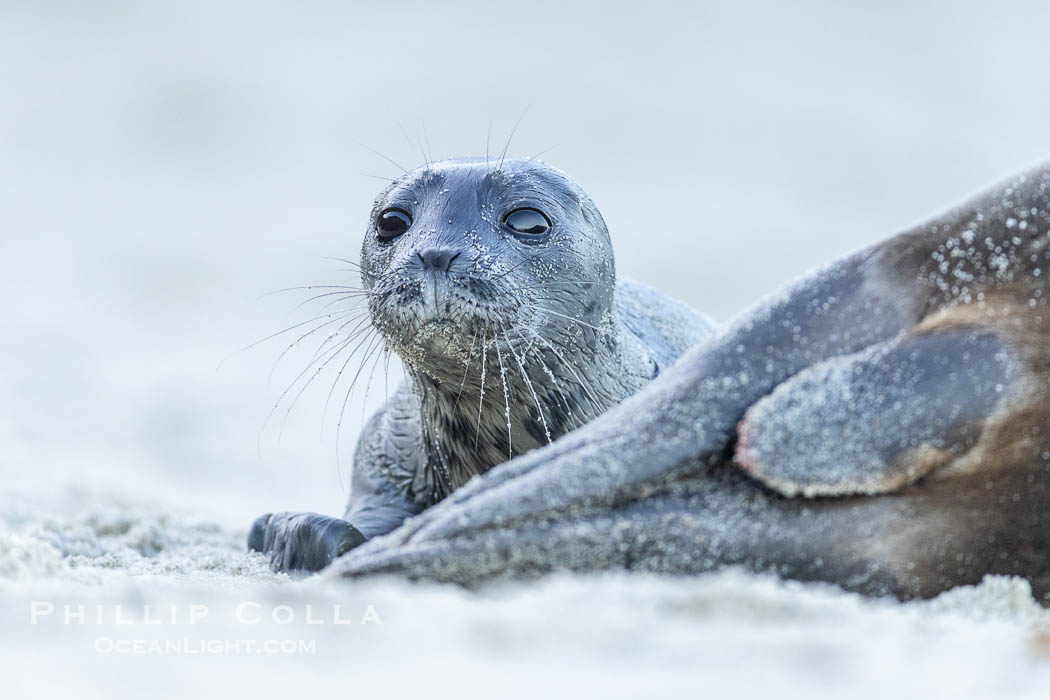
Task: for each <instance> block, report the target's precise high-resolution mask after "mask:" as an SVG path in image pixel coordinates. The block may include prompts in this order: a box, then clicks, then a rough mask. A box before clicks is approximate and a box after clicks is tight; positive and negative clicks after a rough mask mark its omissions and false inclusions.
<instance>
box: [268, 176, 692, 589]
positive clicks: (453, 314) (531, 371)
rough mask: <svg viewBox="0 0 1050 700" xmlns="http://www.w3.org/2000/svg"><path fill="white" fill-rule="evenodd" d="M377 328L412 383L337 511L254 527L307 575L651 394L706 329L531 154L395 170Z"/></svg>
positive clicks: (378, 238) (368, 248)
mask: <svg viewBox="0 0 1050 700" xmlns="http://www.w3.org/2000/svg"><path fill="white" fill-rule="evenodd" d="M361 276H362V281H363V283H364V289H365V292H366V295H367V300H368V310H369V315H370V318H371V322H372V325H373V326H374V327H375V328H376V329H377V330H378V331H379V333H380V334H381V336H382V339H383V342H384V343H385V344H386V346H387V347H388V348H390V349H392V350H393V351H394V352H396V353H397V355H398V356H399V357H400V358H401V360H402V362H403V364H404V366H405V369H406V374H407V379H406V380H405V382H404V383H403V384H402V385H401V386H400V387H399V388H398V389H397V391H396V392H394V394H393V395H392V396H391V398H390V399H389V401H388V402H387V403H386V405H385V406H383V408H382V409H381V410H380V411H379V412H378V413H376V414H375V415H374V416H373V417H372V418H371V420H369V421H368V423H367V425H366V426H365V428H364V430H363V432H362V435H361V438H360V441H359V443H358V447H357V450H356V453H355V455H354V464H353V476H352V482H351V494H350V501H349V504H348V505H347V509H346V513H345V515H344V517H343V518H330V517H326V516H322V515H318V514H315V513H277V514H269V513H268V514H265V515H263V516H260V518H258V519H257V520H256V522H255V524H254V525H253V527H252V529H251V532H250V533H249V538H248V544H249V547H251V548H252V549H255V550H258V551H262V552H265V553H267V554H268V555H269V556H270V559H271V564H272V566H273V568H275V569H277V570H295V569H305V570H316V569H319V568H322V567H324V566H325V565H327V564H328V563H329V562H330V561H331V560H332V559H333V558H334V557H336V556H338V555H340V554H342V553H344V552H346V551H348V550H349V549H352V548H353V547H355V546H358V545H360V544H361V543H362V542H364V541H366V540H367V539H370V538H373V537H376V536H378V535H382V534H384V533H387V532H390V531H391V530H393V529H395V528H396V527H398V526H399V525H400V524H401V523H402V522H403V521H404V520H405V518H407V517H409V516H411V515H414V514H417V513H419V512H421V511H423V510H425V509H426V508H428V507H430V506H432V505H434V504H435V503H437V502H439V501H440V500H442V499H443V498H445V497H446V496H448V494H450V493H452V492H453V491H454V490H455V489H457V488H459V487H460V486H462V485H463V484H464V483H466V482H467V481H468V480H470V479H471V478H472V477H475V476H477V475H479V474H483V473H484V472H486V471H487V470H488V469H490V468H491V467H492V466H494V465H496V464H500V463H502V462H505V461H507V460H508V459H511V458H513V457H515V456H518V455H523V454H525V453H527V452H529V451H531V450H533V449H535V448H537V447H540V446H542V445H546V444H549V443H552V442H554V441H555V440H557V439H558V438H560V437H561V436H563V435H565V434H567V433H568V432H570V431H571V430H573V429H575V428H578V427H580V426H583V425H585V424H587V423H588V422H590V421H591V420H593V419H594V418H595V417H597V416H598V415H600V414H601V413H603V412H605V411H606V410H608V409H609V408H610V407H612V406H615V405H616V404H618V403H619V402H621V401H622V400H624V399H625V398H627V397H628V396H630V395H631V394H633V393H635V392H636V391H638V390H639V389H640V388H642V387H643V386H645V385H646V384H647V383H648V382H649V381H651V380H652V379H653V378H654V377H656V376H657V375H659V374H660V373H661V372H662V371H663V370H664V369H665V368H667V367H669V366H670V365H671V364H673V362H674V361H675V360H676V359H677V358H678V356H679V355H680V354H681V353H683V352H684V351H685V350H687V349H688V348H690V347H693V346H695V345H696V344H697V343H699V342H701V341H702V340H704V339H705V338H708V337H710V335H711V333H712V325H711V323H710V322H709V321H707V320H706V319H705V318H703V317H702V316H700V315H699V314H697V313H696V312H694V311H692V310H691V309H689V308H688V307H686V306H684V305H682V304H680V303H678V302H676V301H674V300H672V299H669V298H668V297H666V296H664V295H663V294H660V293H659V292H657V291H655V290H653V289H650V288H648V287H646V286H644V285H641V284H638V283H635V282H631V281H628V280H619V281H617V278H616V269H615V264H614V257H613V251H612V244H611V242H610V240H609V232H608V230H607V229H606V225H605V222H604V221H603V220H602V217H601V214H600V213H599V212H598V209H597V207H595V205H594V203H593V202H592V201H591V200H590V198H589V197H588V196H587V195H586V193H584V192H583V190H582V189H581V188H580V187H579V186H578V185H576V183H574V182H573V181H572V180H571V179H569V178H568V177H567V176H566V175H564V174H563V173H561V172H560V171H558V170H556V169H554V168H552V167H550V166H549V165H546V164H544V163H541V162H538V161H535V160H519V159H506V160H501V161H500V162H499V163H497V162H495V161H492V162H489V161H488V159H487V158H466V159H456V160H448V161H442V162H437V163H429V164H427V165H426V166H424V167H421V168H418V169H416V170H414V171H412V172H409V173H406V174H405V175H404V176H403V177H400V178H398V179H397V180H396V181H395V182H393V183H392V184H391V185H390V186H389V187H388V188H386V189H385V190H384V191H383V192H382V193H381V194H380V195H379V196H378V197H377V199H376V201H375V206H374V207H373V209H372V214H371V217H370V224H369V229H368V232H367V234H366V235H365V238H364V242H363V244H362V248H361Z"/></svg>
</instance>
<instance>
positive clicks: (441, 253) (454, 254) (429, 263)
mask: <svg viewBox="0 0 1050 700" xmlns="http://www.w3.org/2000/svg"><path fill="white" fill-rule="evenodd" d="M461 252H462V251H459V250H455V249H453V248H447V247H444V246H435V247H433V248H426V249H424V250H417V251H416V257H417V258H419V262H420V264H421V265H422V266H423V271H424V272H431V271H434V272H448V271H449V269H450V268H451V267H452V263H453V262H455V260H456V258H458V257H459V254H460V253H461Z"/></svg>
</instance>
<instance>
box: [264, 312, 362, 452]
mask: <svg viewBox="0 0 1050 700" xmlns="http://www.w3.org/2000/svg"><path fill="white" fill-rule="evenodd" d="M370 331H371V329H370V328H363V329H361V334H363V335H364V338H365V339H367V338H368V337H369V333H370ZM356 336H357V334H351V335H350V336H349V337H348V338H347V340H346V341H345V342H344V343H343V344H341V345H340V346H339V347H337V348H336V349H335V352H334V353H333V354H332V355H331V356H330V357H329V358H328V359H327V360H325V362H324V363H322V364H321V365H320V366H319V367H318V368H317V371H316V372H314V374H313V376H312V377H310V378H309V379H308V380H307V381H306V382H305V383H304V384H303V385H302V387H300V388H299V391H298V392H297V393H296V394H295V396H294V397H293V398H292V401H291V403H289V404H288V408H287V409H286V410H285V413H284V418H283V419H282V420H281V429H280V433H279V437H280V436H283V435H284V426H285V423H286V422H287V421H288V416H290V415H291V413H292V409H293V408H295V405H296V404H297V403H298V402H299V398H300V397H301V396H302V395H303V394H304V393H305V392H306V390H307V389H308V388H309V387H310V385H311V384H312V383H313V381H314V379H316V378H317V377H318V376H319V375H320V374H321V372H323V371H324V369H325V367H327V366H328V364H329V363H330V362H332V361H333V360H334V359H335V358H336V357H338V355H339V353H340V352H342V351H343V350H344V349H345V348H346V347H347V346H348V345H349V344H350V343H352V342H353V341H354V338H355V337H356ZM326 342H327V341H326ZM362 342H363V340H362ZM356 352H357V350H356V348H355V350H354V351H353V352H351V353H350V357H353V356H354V353H356ZM350 357H348V358H347V361H348V362H349V359H350ZM343 367H344V368H345V367H346V363H344V364H343ZM362 367H363V365H362ZM359 371H360V370H359ZM340 372H341V370H340ZM338 381H339V378H338V377H336V383H338ZM334 386H335V385H334V384H333V387H334ZM326 407H327V404H326Z"/></svg>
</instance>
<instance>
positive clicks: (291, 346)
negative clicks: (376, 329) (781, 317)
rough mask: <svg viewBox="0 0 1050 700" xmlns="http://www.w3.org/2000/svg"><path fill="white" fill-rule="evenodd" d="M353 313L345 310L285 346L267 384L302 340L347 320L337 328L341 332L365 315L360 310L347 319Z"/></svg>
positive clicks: (271, 368) (272, 368)
mask: <svg viewBox="0 0 1050 700" xmlns="http://www.w3.org/2000/svg"><path fill="white" fill-rule="evenodd" d="M351 313H352V312H351V311H346V312H344V313H343V314H342V315H340V316H337V317H336V318H334V319H331V320H329V321H326V322H325V323H322V324H320V325H318V326H316V327H315V328H312V329H310V330H309V331H307V332H306V333H303V334H302V335H300V336H299V337H298V338H296V339H295V341H294V342H292V343H290V344H289V345H288V347H286V348H285V349H284V350H282V351H281V354H280V355H278V356H277V359H276V360H274V362H273V366H272V367H270V374H269V376H268V377H267V379H266V383H267V384H269V383H270V382H271V381H273V375H274V372H276V371H277V366H278V365H279V364H281V360H283V359H284V357H285V356H286V355H287V354H288V353H289V352H291V351H292V350H293V349H295V348H297V347H299V345H300V344H301V343H302V341H304V340H306V339H307V338H309V337H310V336H311V335H313V334H314V333H316V332H318V331H319V330H321V329H322V328H325V327H326V326H330V325H332V324H335V323H339V322H340V321H345V323H344V324H343V325H342V326H340V327H339V328H338V329H336V333H338V332H339V330H341V329H343V328H345V327H346V326H348V325H350V324H351V323H353V322H354V321H355V320H357V319H360V318H361V316H362V315H363V314H362V313H361V312H359V313H357V314H353V315H352V316H351V317H350V320H346V318H347V316H348V315H350V314H351ZM366 318H367V317H366ZM331 337H332V336H329V338H331ZM327 342H328V340H326V341H325V343H327ZM325 343H322V344H321V347H322V348H323V347H324V346H325ZM314 357H315V358H316V357H317V352H316V351H315V352H314Z"/></svg>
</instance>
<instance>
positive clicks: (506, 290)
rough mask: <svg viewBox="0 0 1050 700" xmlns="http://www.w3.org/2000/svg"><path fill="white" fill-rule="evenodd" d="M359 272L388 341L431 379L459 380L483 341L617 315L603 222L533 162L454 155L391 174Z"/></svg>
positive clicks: (587, 326)
mask: <svg viewBox="0 0 1050 700" xmlns="http://www.w3.org/2000/svg"><path fill="white" fill-rule="evenodd" d="M361 270H362V278H363V281H364V284H365V287H366V289H367V290H368V305H369V313H370V315H371V318H372V323H373V325H374V326H375V327H376V328H377V329H378V330H379V332H380V333H381V334H382V335H383V337H384V339H385V340H386V343H387V346H388V347H390V348H391V349H392V350H394V351H395V352H397V354H398V355H400V356H401V358H402V360H403V361H404V362H405V364H406V365H407V366H408V368H409V369H410V370H411V371H413V372H416V373H419V374H422V375H424V376H427V377H429V378H430V379H433V380H436V381H438V382H441V381H446V380H448V379H452V378H454V379H455V381H456V382H457V384H458V383H459V378H460V377H461V376H462V374H463V366H464V362H465V361H469V359H470V357H471V356H477V355H478V354H479V353H480V352H482V348H491V347H494V346H495V347H499V346H502V347H504V348H506V347H510V348H513V347H516V346H518V345H520V344H526V343H532V342H533V341H534V340H535V339H537V336H541V335H542V337H543V338H545V339H548V340H550V339H552V338H558V337H561V336H564V335H579V334H580V333H581V332H584V331H587V332H588V333H594V332H595V331H596V330H598V329H600V328H602V327H603V326H608V325H610V324H612V323H614V319H613V311H614V306H613V305H614V301H613V300H614V289H615V266H614V263H613V252H612V245H611V242H610V240H609V232H608V230H607V229H606V226H605V222H604V221H603V220H602V217H601V214H599V213H598V209H597V208H596V207H595V205H594V203H593V202H592V201H591V200H590V198H589V197H588V196H587V195H586V193H584V192H583V190H581V189H580V187H579V186H578V185H576V183H574V182H573V181H572V180H571V179H569V178H568V177H567V176H566V175H565V174H564V173H562V172H561V171H559V170H557V169H555V168H553V167H551V166H549V165H546V164H544V163H541V162H539V161H536V160H524V159H506V160H504V161H502V162H501V163H499V164H498V165H497V163H496V161H495V160H492V161H489V160H488V159H486V158H457V159H452V160H445V161H439V162H435V163H429V164H428V165H426V166H424V167H420V168H417V169H416V170H413V171H411V172H408V173H406V174H405V175H403V176H402V177H400V178H398V179H397V180H395V181H394V182H393V183H392V184H391V185H390V186H389V187H387V188H386V189H385V190H384V191H383V192H382V193H381V194H380V195H379V196H378V197H377V198H376V200H375V205H374V206H373V208H372V213H371V217H370V220H369V225H368V230H367V232H366V235H365V238H364V243H363V245H362V250H361ZM585 334H586V333H585Z"/></svg>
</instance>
